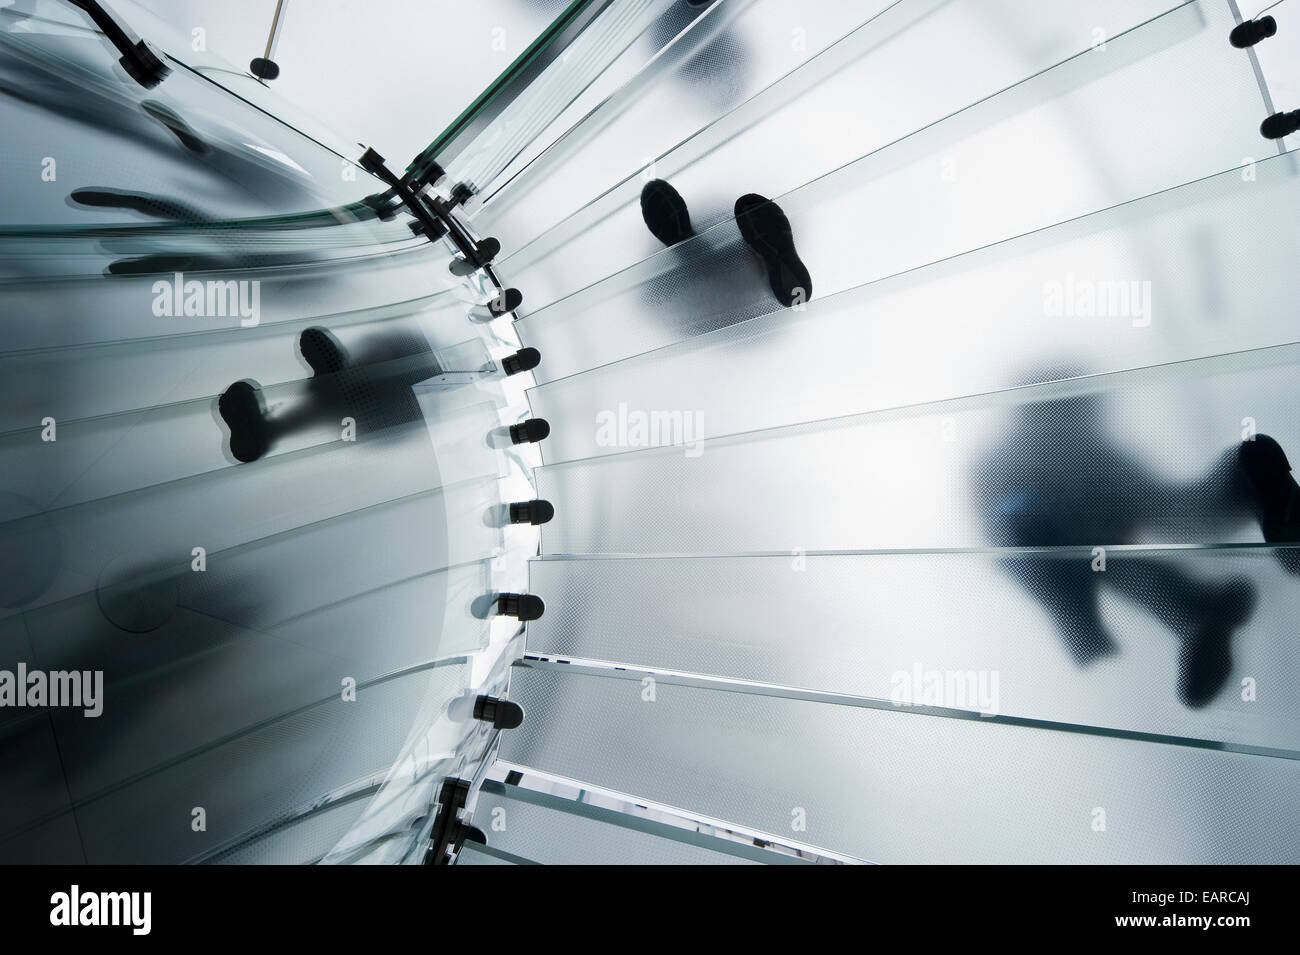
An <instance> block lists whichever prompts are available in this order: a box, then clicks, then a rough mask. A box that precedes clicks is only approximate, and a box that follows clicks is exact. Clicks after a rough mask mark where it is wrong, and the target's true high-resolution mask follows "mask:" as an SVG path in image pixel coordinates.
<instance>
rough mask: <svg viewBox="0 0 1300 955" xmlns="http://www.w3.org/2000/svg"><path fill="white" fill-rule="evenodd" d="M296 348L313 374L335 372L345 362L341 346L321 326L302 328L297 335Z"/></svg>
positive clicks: (341, 367)
mask: <svg viewBox="0 0 1300 955" xmlns="http://www.w3.org/2000/svg"><path fill="white" fill-rule="evenodd" d="M298 350H299V351H301V352H302V357H303V360H304V361H306V362H307V367H308V368H310V369H311V370H312V374H314V375H332V374H335V373H337V372H340V371H342V370H343V367H344V365H345V364H346V363H347V358H346V356H345V355H344V354H343V347H342V346H341V345H340V344H339V343H338V340H337V339H335V337H334V336H333V335H331V334H330V333H329V332H328V331H326V330H325V329H323V328H307V329H304V330H303V333H302V334H301V335H299V336H298Z"/></svg>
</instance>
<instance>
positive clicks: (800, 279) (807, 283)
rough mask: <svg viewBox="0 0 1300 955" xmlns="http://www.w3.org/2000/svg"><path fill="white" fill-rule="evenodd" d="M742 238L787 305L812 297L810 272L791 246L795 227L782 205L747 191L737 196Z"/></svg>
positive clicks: (776, 294)
mask: <svg viewBox="0 0 1300 955" xmlns="http://www.w3.org/2000/svg"><path fill="white" fill-rule="evenodd" d="M736 225H737V226H739V227H740V235H741V238H743V239H744V240H745V243H746V244H747V245H748V246H749V247H750V248H751V249H753V250H754V253H755V254H756V255H757V256H758V257H759V258H760V259H762V260H763V265H764V266H765V267H766V268H767V279H768V282H769V283H770V284H771V286H772V294H773V295H775V296H776V299H777V301H778V302H780V303H781V304H782V305H784V306H785V307H786V308H790V307H791V306H794V305H801V304H803V303H804V302H806V301H808V300H809V299H810V298H812V276H811V275H809V274H808V269H807V267H806V266H805V265H804V264H803V261H802V260H801V259H800V258H799V253H798V252H796V251H795V248H794V230H793V229H791V228H790V220H789V219H787V218H786V215H785V213H784V212H782V211H781V207H780V206H778V205H777V204H776V203H775V202H773V201H772V200H771V199H765V198H763V197H762V196H760V195H756V194H754V193H752V192H751V193H748V194H747V195H743V196H741V197H740V198H739V199H737V200H736Z"/></svg>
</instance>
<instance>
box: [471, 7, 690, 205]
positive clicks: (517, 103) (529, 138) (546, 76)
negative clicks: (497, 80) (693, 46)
mask: <svg viewBox="0 0 1300 955" xmlns="http://www.w3.org/2000/svg"><path fill="white" fill-rule="evenodd" d="M667 5H668V0H624V2H622V3H616V4H612V5H611V6H610V7H608V8H607V9H606V10H604V11H603V12H602V13H601V14H600V16H598V17H597V18H596V20H595V21H594V22H593V23H592V24H591V25H590V26H588V27H587V29H585V30H584V31H583V32H582V33H581V34H579V36H578V37H577V38H576V39H575V40H574V41H573V42H572V43H571V44H570V45H569V46H568V48H567V49H566V50H565V51H564V54H563V55H562V56H561V58H560V59H558V60H556V61H554V62H552V63H551V64H550V65H549V66H548V67H547V68H546V69H545V70H543V71H542V74H541V75H540V76H539V77H538V78H537V79H536V80H534V81H533V82H532V83H530V84H529V85H528V87H527V88H526V89H525V90H524V91H523V93H522V94H521V95H520V96H519V97H518V98H517V99H515V100H514V102H512V103H510V105H509V106H507V107H506V108H505V109H504V110H503V111H502V112H501V114H500V115H499V116H497V117H496V119H494V120H493V122H492V125H491V126H490V127H489V128H488V129H486V130H484V132H483V133H481V134H480V135H479V136H478V137H477V138H476V139H475V140H474V141H473V142H471V143H470V144H469V145H468V146H467V147H466V149H465V151H464V152H463V153H461V154H460V155H458V156H457V157H456V158H455V159H454V160H453V161H452V163H451V164H450V165H449V166H448V167H447V175H448V177H449V178H450V181H451V182H453V183H458V182H463V183H467V184H470V185H472V186H473V187H474V188H475V189H476V190H482V189H484V188H486V187H487V186H488V184H489V183H491V182H492V181H493V180H494V179H495V178H496V176H497V175H498V174H499V173H500V172H501V171H502V170H503V169H504V168H505V167H506V166H507V165H508V164H509V163H510V162H511V161H512V160H513V159H514V158H515V157H516V156H518V155H519V153H520V152H521V151H522V150H523V149H524V148H526V147H527V146H529V145H530V144H532V143H533V141H534V139H535V138H536V137H537V136H538V135H539V134H540V133H541V132H542V131H543V130H544V129H545V128H546V126H547V125H549V124H550V123H551V121H552V120H554V119H555V117H556V116H558V115H559V114H560V113H561V112H562V111H563V110H565V109H566V108H567V107H568V106H569V105H570V104H571V103H572V102H573V101H574V99H575V98H576V97H577V96H578V95H579V94H580V93H581V92H582V91H583V90H584V89H585V88H586V87H587V86H588V84H590V83H591V82H592V81H593V80H594V79H595V78H596V77H597V76H599V75H600V74H601V73H602V72H604V70H605V69H606V68H608V66H609V65H610V63H611V62H613V61H614V59H615V58H617V57H618V56H619V54H621V53H622V52H623V51H624V50H625V49H626V48H627V46H628V45H629V44H630V43H631V42H632V41H633V40H634V39H636V37H637V36H638V35H640V33H641V31H642V30H644V29H645V28H646V26H647V25H648V24H649V23H650V22H651V21H652V20H653V19H654V18H655V17H657V16H658V15H660V14H661V13H662V12H663V10H664V8H665V7H666V6H667Z"/></svg>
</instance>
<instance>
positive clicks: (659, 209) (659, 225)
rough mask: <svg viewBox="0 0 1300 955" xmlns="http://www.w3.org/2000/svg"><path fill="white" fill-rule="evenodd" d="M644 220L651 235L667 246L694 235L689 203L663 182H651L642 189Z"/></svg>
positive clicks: (652, 180)
mask: <svg viewBox="0 0 1300 955" xmlns="http://www.w3.org/2000/svg"><path fill="white" fill-rule="evenodd" d="M641 218H642V219H644V220H645V224H646V228H647V229H649V230H650V232H651V234H652V235H653V236H654V237H655V238H656V239H658V240H659V241H660V242H662V243H663V244H664V245H667V246H673V245H676V244H677V243H678V242H684V241H685V240H687V239H689V238H690V237H691V236H693V235H695V230H694V229H692V228H691V214H690V212H689V211H688V210H687V208H686V200H684V199H683V198H682V197H681V195H680V194H679V193H678V192H677V190H676V189H674V188H673V187H672V186H670V185H668V183H666V182H664V180H662V179H651V180H650V181H649V182H647V183H646V184H645V186H644V187H642V189H641Z"/></svg>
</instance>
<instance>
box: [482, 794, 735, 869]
mask: <svg viewBox="0 0 1300 955" xmlns="http://www.w3.org/2000/svg"><path fill="white" fill-rule="evenodd" d="M473 820H474V822H475V824H476V825H478V826H479V828H480V829H481V830H482V831H484V832H485V833H487V834H488V846H489V847H490V849H492V850H499V851H501V852H504V853H507V854H509V855H511V856H517V857H520V858H523V859H527V860H528V861H530V862H535V863H539V864H541V865H745V864H747V863H748V862H749V860H747V859H743V858H739V857H737V856H734V855H728V854H726V853H723V852H714V851H710V850H708V849H705V848H702V847H700V846H698V845H691V844H689V843H688V842H685V841H680V840H679V839H678V838H674V836H673V834H672V833H671V832H670V831H669V827H667V826H657V827H650V826H646V828H645V830H644V831H643V830H638V829H635V828H631V827H630V826H631V825H632V824H633V821H632V820H629V819H627V818H626V817H620V814H619V813H614V812H609V811H607V810H600V809H598V808H596V807H592V806H588V805H585V804H582V803H575V802H572V801H570V800H565V799H557V798H549V799H548V798H546V795H545V794H538V793H531V792H527V791H524V792H520V791H519V790H518V787H515V786H504V787H502V786H496V787H494V788H493V789H492V791H488V790H487V788H485V789H484V791H483V792H482V793H481V794H480V795H479V797H478V801H477V802H476V803H475V806H474V815H473Z"/></svg>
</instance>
